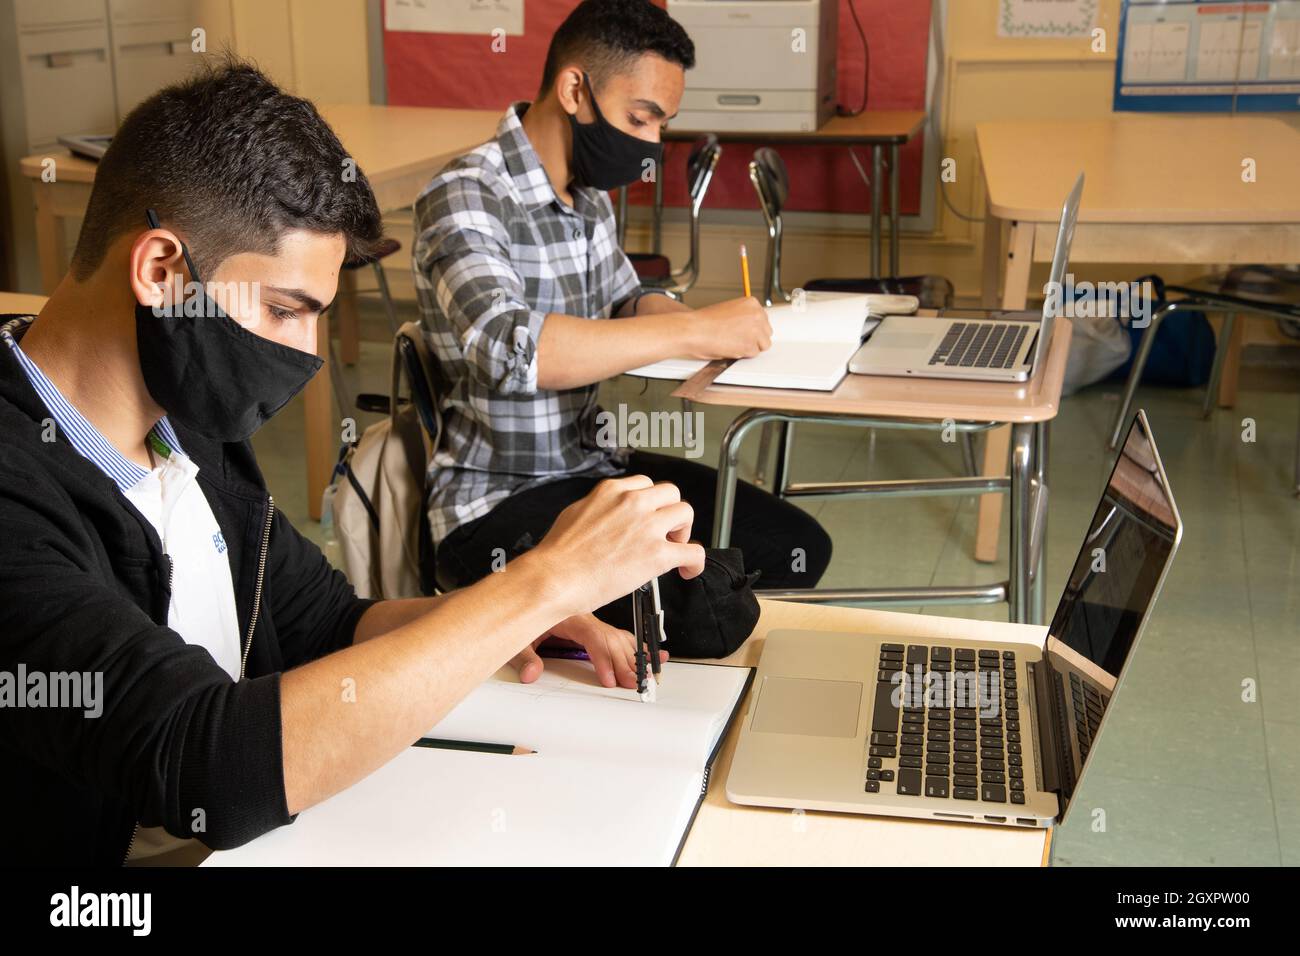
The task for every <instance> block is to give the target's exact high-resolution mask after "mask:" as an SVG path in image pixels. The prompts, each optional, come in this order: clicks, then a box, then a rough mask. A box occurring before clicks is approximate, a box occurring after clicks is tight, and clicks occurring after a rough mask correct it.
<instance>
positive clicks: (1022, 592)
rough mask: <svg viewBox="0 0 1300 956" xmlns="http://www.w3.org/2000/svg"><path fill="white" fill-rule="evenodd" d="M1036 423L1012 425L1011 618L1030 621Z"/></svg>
mask: <svg viewBox="0 0 1300 956" xmlns="http://www.w3.org/2000/svg"><path fill="white" fill-rule="evenodd" d="M1034 427H1035V426H1034V425H1033V424H1024V423H1020V424H1016V425H1013V426H1012V429H1011V582H1010V586H1009V591H1010V594H1009V595H1008V597H1009V598H1010V603H1011V613H1010V617H1011V621H1012V622H1013V623H1015V624H1025V623H1028V622H1029V615H1030V604H1031V601H1030V580H1029V566H1030V555H1029V551H1030V544H1029V536H1030V528H1031V527H1032V521H1033V510H1032V504H1033V486H1032V479H1033V477H1034V469H1035V463H1034Z"/></svg>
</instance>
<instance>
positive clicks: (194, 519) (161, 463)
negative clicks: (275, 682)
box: [0, 317, 242, 860]
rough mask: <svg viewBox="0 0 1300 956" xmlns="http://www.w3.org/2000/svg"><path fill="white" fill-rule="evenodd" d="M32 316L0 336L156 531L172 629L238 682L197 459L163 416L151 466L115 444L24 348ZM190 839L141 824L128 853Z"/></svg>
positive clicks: (228, 584)
mask: <svg viewBox="0 0 1300 956" xmlns="http://www.w3.org/2000/svg"><path fill="white" fill-rule="evenodd" d="M31 321H32V319H31V318H26V317H25V318H22V319H16V320H13V321H11V322H8V323H6V324H5V325H4V326H3V327H0V340H3V341H4V342H5V343H6V344H7V345H8V346H9V348H10V349H11V350H12V352H13V355H14V357H15V358H16V359H17V360H18V364H19V365H20V366H21V367H22V369H23V372H24V374H25V375H26V376H27V380H28V382H30V383H31V385H32V388H34V389H35V390H36V393H37V394H38V395H39V396H40V398H41V401H42V402H44V403H45V407H46V409H47V410H48V411H49V413H50V416H51V417H52V418H53V419H54V421H55V422H56V423H57V424H58V426H59V430H60V432H62V433H63V435H64V437H66V438H67V440H68V443H69V444H71V445H72V447H73V448H74V449H76V450H77V452H79V453H80V454H81V455H82V456H84V457H85V458H87V459H89V460H90V461H91V462H92V463H93V464H94V465H95V466H96V467H98V468H99V469H100V470H101V471H102V472H104V474H106V475H107V476H108V477H109V478H111V479H113V481H114V482H115V483H116V484H117V487H118V489H119V490H120V491H121V492H122V494H123V495H124V496H125V497H126V499H127V500H128V501H129V502H131V504H132V505H133V506H134V507H135V508H136V510H137V511H139V512H140V514H142V515H143V516H144V517H145V519H146V520H148V522H149V523H150V524H151V525H153V528H154V530H155V531H156V532H158V538H159V540H160V541H161V542H162V548H163V551H164V553H166V554H167V555H168V557H169V558H170V559H171V562H172V581H171V587H172V597H171V604H170V605H169V606H168V609H167V625H168V627H170V628H171V629H172V630H174V631H175V632H176V633H177V634H179V635H180V636H181V638H182V639H183V640H184V641H185V642H186V643H187V644H196V645H198V646H200V647H202V648H204V649H205V650H206V651H207V652H208V653H209V654H211V655H212V658H213V660H215V661H216V662H217V664H218V665H219V666H220V667H221V669H222V670H224V671H225V672H226V673H227V674H229V675H230V679H231V680H232V681H237V680H239V676H240V669H241V663H242V662H241V654H242V641H241V639H240V634H239V619H238V616H237V615H236V612H235V585H234V579H233V578H232V577H231V574H230V557H229V554H228V553H227V550H226V542H225V539H224V538H223V537H222V535H221V528H220V526H219V525H218V524H217V519H216V517H215V516H214V515H213V513H212V508H211V506H209V504H208V499H207V498H206V497H205V496H204V494H203V489H202V488H201V487H200V486H199V483H198V481H197V476H198V473H199V468H198V465H196V464H194V462H193V461H191V460H190V459H189V457H187V456H186V454H185V452H184V451H183V450H182V449H181V443H180V439H179V438H177V437H176V432H175V431H174V430H173V429H172V426H171V423H170V422H168V421H167V419H166V418H165V417H164V418H161V419H159V421H158V423H157V424H156V425H155V426H154V428H153V430H152V431H151V432H150V433H149V448H150V453H151V456H152V458H153V461H154V467H153V468H152V469H151V470H146V469H145V468H143V467H141V466H140V465H138V464H136V463H135V462H133V461H131V460H130V459H128V458H127V457H126V456H124V455H123V454H122V453H121V452H119V451H118V450H117V449H116V448H114V447H113V446H112V445H111V444H110V443H109V442H108V440H107V439H106V438H104V436H103V435H102V434H100V432H99V431H98V429H96V428H95V427H94V426H93V425H91V424H90V422H88V421H87V420H86V419H85V417H84V416H83V415H82V414H81V413H80V412H78V411H77V409H76V408H74V407H73V406H72V404H71V403H69V402H68V400H67V399H66V398H64V397H63V394H62V393H61V392H60V391H59V390H58V388H56V387H55V385H54V383H53V382H51V381H50V380H49V379H48V378H46V376H45V374H44V373H43V372H42V371H41V370H40V368H38V367H37V366H36V364H35V363H34V362H33V361H32V360H31V359H30V358H28V357H27V355H26V354H24V353H23V350H22V349H21V348H19V346H18V341H17V339H18V338H19V337H21V333H22V332H23V331H25V330H26V326H27V325H30V323H31ZM191 843H193V841H192V840H183V839H179V838H177V837H173V836H171V835H170V834H168V833H167V832H166V831H165V830H163V828H162V827H141V828H140V829H139V830H138V831H137V832H136V837H135V842H134V843H133V845H132V848H131V854H130V857H129V859H131V860H137V859H142V858H144V857H147V856H153V855H155V854H158V853H162V852H165V851H169V850H173V849H176V848H178V847H181V846H184V845H187V844H191Z"/></svg>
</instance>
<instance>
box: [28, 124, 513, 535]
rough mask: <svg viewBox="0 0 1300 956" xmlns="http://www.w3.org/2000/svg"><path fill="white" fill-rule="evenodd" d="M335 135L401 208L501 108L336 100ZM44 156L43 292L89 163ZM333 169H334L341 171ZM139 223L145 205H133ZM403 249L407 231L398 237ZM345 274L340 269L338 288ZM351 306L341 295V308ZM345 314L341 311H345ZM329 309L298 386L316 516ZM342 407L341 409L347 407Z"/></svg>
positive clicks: (32, 165) (384, 199)
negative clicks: (315, 366) (50, 173)
mask: <svg viewBox="0 0 1300 956" xmlns="http://www.w3.org/2000/svg"><path fill="white" fill-rule="evenodd" d="M320 111H321V114H322V115H323V116H324V117H325V119H326V121H327V122H328V123H329V124H330V126H332V127H333V128H334V132H335V133H336V134H338V137H339V140H340V141H341V142H342V143H343V145H344V147H345V148H346V149H347V150H348V151H349V154H350V155H351V157H352V158H353V159H355V160H356V163H357V166H358V167H359V168H360V169H361V171H362V172H364V173H365V175H366V178H367V179H368V180H369V181H370V186H371V188H372V189H373V190H374V193H375V199H376V201H377V202H378V205H379V209H380V211H381V212H392V211H394V210H397V209H402V208H405V207H406V206H409V205H411V203H413V202H414V201H415V197H416V195H418V194H419V192H420V190H421V189H422V188H423V187H424V185H425V184H426V183H427V182H428V181H429V180H430V179H431V178H433V176H434V174H435V173H437V172H438V170H439V169H441V168H442V167H443V166H444V165H445V164H446V163H447V162H448V161H449V160H451V159H453V158H455V157H456V156H458V155H459V154H461V153H463V152H466V151H468V150H470V149H473V148H474V147H475V146H477V145H478V144H479V143H482V142H484V141H486V140H488V139H490V138H491V137H492V134H493V132H494V131H495V130H496V126H497V123H498V122H500V120H501V115H502V113H503V112H504V111H503V110H454V109H426V108H423V107H414V106H371V105H362V104H335V105H324V106H321V107H320ZM47 158H51V157H47V156H28V157H27V158H25V159H23V160H21V161H20V164H19V165H20V168H21V170H22V172H23V175H24V176H27V177H28V178H29V179H31V181H32V189H33V192H34V194H35V199H36V241H37V245H38V250H37V251H38V254H39V257H40V264H41V282H42V285H43V286H44V288H45V292H46V293H49V292H52V291H53V290H54V287H55V286H56V285H58V283H59V280H60V279H62V278H63V273H64V271H65V270H66V268H67V264H66V262H65V261H64V256H63V250H64V248H65V245H66V243H65V236H64V234H63V223H64V221H65V220H67V219H70V218H79V217H81V216H83V215H85V211H86V205H87V203H88V202H89V200H90V188H91V185H92V184H93V183H94V180H95V169H96V164H95V163H93V162H90V161H89V160H85V159H79V158H77V157H73V156H68V155H67V154H66V153H65V154H59V155H54V156H53V157H52V158H53V159H54V160H55V166H54V170H55V175H56V178H55V180H54V181H53V182H45V181H43V180H42V178H41V174H42V172H43V170H44V168H45V167H44V165H43V164H44V161H45V160H46V159H47ZM343 172H344V171H343V170H340V175H342V174H343ZM140 223H141V228H143V227H144V210H143V209H142V210H140ZM403 239H404V240H405V241H404V243H403V245H404V247H406V248H407V254H408V255H409V244H410V241H409V237H403ZM351 280H352V276H351V273H349V272H347V271H344V272H343V273H342V276H341V277H340V293H341V294H342V293H346V291H347V289H348V286H349V284H350V282H351ZM352 305H353V303H352V298H351V297H350V296H347V295H346V294H342V295H341V299H340V308H343V309H347V308H351V307H352ZM344 321H347V317H346V316H345V317H344ZM329 327H330V323H329V316H328V315H326V316H322V321H321V322H320V323H319V324H318V332H317V339H318V343H319V344H318V351H319V354H320V355H321V356H322V357H323V358H324V359H325V364H324V365H323V366H321V370H320V371H319V372H317V373H316V376H315V377H314V378H313V379H312V381H311V382H310V384H308V386H307V388H306V389H305V391H304V399H305V403H306V447H307V506H308V510H309V512H310V514H311V516H312V517H313V518H316V519H319V518H320V505H321V493H322V492H323V491H324V490H325V486H326V484H328V483H329V478H330V472H331V469H332V468H333V465H334V459H335V456H336V455H337V453H338V447H339V429H338V426H337V425H336V423H335V422H334V421H333V418H334V416H333V414H332V412H331V407H330V406H331V403H332V401H333V398H332V394H333V393H332V391H331V388H330V367H329V334H330V333H329ZM351 413H352V410H351V409H344V411H343V414H345V415H348V414H351Z"/></svg>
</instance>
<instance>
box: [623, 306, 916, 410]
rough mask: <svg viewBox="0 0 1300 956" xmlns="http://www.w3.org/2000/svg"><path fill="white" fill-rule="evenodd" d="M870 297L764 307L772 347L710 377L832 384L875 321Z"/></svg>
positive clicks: (693, 364) (681, 366) (693, 365)
mask: <svg viewBox="0 0 1300 956" xmlns="http://www.w3.org/2000/svg"><path fill="white" fill-rule="evenodd" d="M872 298H873V297H872V296H868V295H843V294H838V293H810V294H809V295H808V297H807V298H806V299H805V300H804V302H803V303H802V304H800V305H794V304H788V305H777V306H771V307H769V308H768V310H767V316H768V320H769V321H770V322H771V323H772V347H771V348H770V349H768V350H767V351H766V352H763V353H762V354H760V355H756V356H754V357H753V358H747V359H740V360H739V361H736V362H734V363H732V365H731V366H730V367H729V368H727V369H726V370H725V371H724V372H722V373H721V374H720V375H719V376H718V377H717V378H716V379H715V382H717V384H719V385H749V386H756V387H760V388H803V389H817V390H822V391H829V390H831V389H833V388H834V387H835V386H836V385H837V384H839V381H840V379H842V378H843V377H844V374H845V372H846V369H847V367H848V362H849V359H850V358H852V357H853V353H854V352H856V351H857V349H858V346H859V345H860V344H861V342H862V336H863V335H864V334H866V333H867V332H868V331H870V330H871V329H872V328H874V327H875V326H876V324H877V323H878V322H879V319H878V318H871V317H870V314H871V312H870V304H871V300H872ZM890 298H891V299H892V298H896V297H890ZM913 308H915V306H913ZM706 364H707V363H706V362H702V361H698V360H693V359H667V360H665V361H663V362H656V363H655V364H653V365H646V366H642V367H641V368H638V369H633V370H632V371H631V372H629V373H628V374H629V375H640V376H643V377H645V378H666V379H675V380H685V379H687V378H690V377H691V376H692V375H694V374H695V373H696V372H698V371H699V370H700V369H702V368H703V367H704V366H705V365H706Z"/></svg>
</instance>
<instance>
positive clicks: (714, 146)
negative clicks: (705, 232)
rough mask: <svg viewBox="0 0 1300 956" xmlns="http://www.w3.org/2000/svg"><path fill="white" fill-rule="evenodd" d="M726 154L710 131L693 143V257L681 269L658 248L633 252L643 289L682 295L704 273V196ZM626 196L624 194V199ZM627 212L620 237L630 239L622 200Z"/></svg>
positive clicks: (689, 160)
mask: <svg viewBox="0 0 1300 956" xmlns="http://www.w3.org/2000/svg"><path fill="white" fill-rule="evenodd" d="M721 157H722V147H721V146H719V145H718V137H717V136H715V135H713V134H712V133H709V134H708V135H706V136H701V137H700V138H699V139H697V140H696V141H695V143H694V144H693V145H692V146H691V151H690V153H689V154H687V157H686V189H687V194H688V195H689V196H690V200H691V203H690V208H689V210H688V215H689V225H690V257H689V258H688V259H687V260H686V264H685V265H684V266H682V267H681V268H680V269H677V270H674V269H673V267H672V262H671V261H670V260H669V258H668V257H667V256H665V255H663V254H661V253H660V252H658V251H655V252H629V253H628V254H627V257H628V259H630V260H631V261H632V267H633V268H634V269H636V274H637V275H638V276H639V277H640V279H641V287H642V288H643V289H648V290H655V291H660V292H667V293H668V294H669V295H671V296H672V297H673V298H675V299H680V298H681V297H682V296H683V295H685V294H686V293H687V292H688V291H690V289H691V287H692V286H694V285H695V283H696V281H697V280H698V279H699V277H700V210H701V209H702V208H703V207H704V197H705V194H706V193H708V191H709V184H710V183H711V182H713V172H714V170H716V169H717V168H718V160H719V159H720V158H721ZM623 198H625V197H624V196H622V195H621V196H620V203H621V200H622V199H623ZM620 209H622V210H623V212H624V215H621V216H620V217H619V226H620V229H619V241H620V243H621V242H623V241H624V239H626V235H627V233H626V221H627V217H626V214H625V213H626V206H625V205H623V204H622V203H621V204H620Z"/></svg>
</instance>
